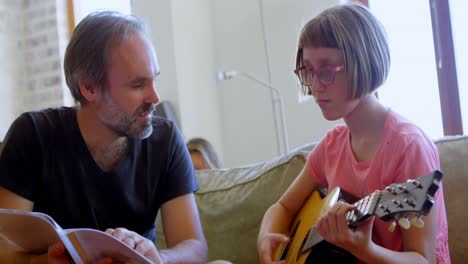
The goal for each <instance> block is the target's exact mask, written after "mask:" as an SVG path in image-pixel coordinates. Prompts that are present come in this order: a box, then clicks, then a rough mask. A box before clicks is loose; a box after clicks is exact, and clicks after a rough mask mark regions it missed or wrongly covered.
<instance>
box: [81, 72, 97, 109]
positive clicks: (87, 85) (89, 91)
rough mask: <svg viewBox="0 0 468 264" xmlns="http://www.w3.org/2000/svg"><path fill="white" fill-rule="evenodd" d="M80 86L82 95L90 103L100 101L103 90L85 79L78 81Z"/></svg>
mask: <svg viewBox="0 0 468 264" xmlns="http://www.w3.org/2000/svg"><path fill="white" fill-rule="evenodd" d="M78 86H79V88H80V93H81V95H83V97H84V98H85V99H86V101H87V102H88V103H92V102H94V101H96V100H98V99H99V98H100V96H101V90H100V89H99V87H98V86H97V85H96V84H94V82H92V81H89V80H88V79H87V78H85V77H81V78H79V79H78Z"/></svg>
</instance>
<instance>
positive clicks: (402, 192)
mask: <svg viewBox="0 0 468 264" xmlns="http://www.w3.org/2000/svg"><path fill="white" fill-rule="evenodd" d="M442 176H443V173H442V172H440V171H438V170H436V171H433V172H431V173H429V174H427V175H425V176H422V177H420V178H418V179H415V180H408V182H406V183H395V184H391V185H389V186H387V187H386V188H385V190H383V191H380V197H379V200H378V202H377V205H376V207H375V212H374V214H375V215H376V216H377V217H379V218H380V219H382V220H384V221H388V220H396V219H400V218H401V219H406V221H407V217H408V216H409V215H411V214H415V215H417V216H419V215H427V214H428V213H429V211H430V210H431V208H432V205H433V204H434V195H435V193H436V191H437V190H438V189H439V186H440V183H441V179H442ZM399 223H400V225H401V226H403V227H404V228H407V227H408V228H409V223H408V224H407V225H408V226H407V227H406V226H405V225H406V222H405V221H403V223H402V221H399ZM415 225H416V226H417V225H418V224H415Z"/></svg>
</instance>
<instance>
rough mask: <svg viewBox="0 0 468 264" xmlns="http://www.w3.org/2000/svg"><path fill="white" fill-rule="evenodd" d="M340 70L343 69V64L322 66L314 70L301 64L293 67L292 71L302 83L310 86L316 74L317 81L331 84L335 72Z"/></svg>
mask: <svg viewBox="0 0 468 264" xmlns="http://www.w3.org/2000/svg"><path fill="white" fill-rule="evenodd" d="M342 70H344V65H340V66H337V67H323V68H320V69H317V70H315V71H314V69H312V68H307V67H305V66H303V67H299V68H297V69H295V70H294V73H295V74H296V76H297V79H298V80H299V82H300V83H301V84H302V85H305V86H308V87H310V86H312V83H313V82H314V77H315V76H317V80H319V82H320V83H322V84H325V85H328V84H332V83H333V82H334V81H335V75H336V73H337V72H340V71H342Z"/></svg>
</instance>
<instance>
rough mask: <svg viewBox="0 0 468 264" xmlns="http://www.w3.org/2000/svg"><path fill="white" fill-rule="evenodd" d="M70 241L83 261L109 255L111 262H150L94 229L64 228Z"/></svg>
mask: <svg viewBox="0 0 468 264" xmlns="http://www.w3.org/2000/svg"><path fill="white" fill-rule="evenodd" d="M64 232H66V233H67V234H68V235H67V236H68V238H69V240H70V242H71V243H72V244H73V246H74V248H75V250H76V252H77V254H78V255H80V258H81V259H82V260H83V262H84V263H92V262H93V261H96V260H99V259H102V258H104V257H111V258H112V263H128V264H151V263H152V262H151V261H150V260H148V259H147V258H145V257H144V256H142V255H141V254H139V253H138V252H136V251H135V250H133V249H131V248H130V247H128V246H127V245H125V244H124V243H122V242H120V241H119V240H117V239H116V238H114V237H113V236H111V235H109V234H107V233H105V232H102V231H99V230H95V229H86V228H80V229H66V230H64Z"/></svg>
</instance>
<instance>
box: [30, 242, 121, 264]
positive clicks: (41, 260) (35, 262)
mask: <svg viewBox="0 0 468 264" xmlns="http://www.w3.org/2000/svg"><path fill="white" fill-rule="evenodd" d="M29 263H30V264H45V263H47V264H71V263H73V262H72V261H71V260H70V258H69V256H68V253H67V250H66V249H65V246H64V245H63V243H62V242H58V243H55V244H53V245H51V246H50V247H49V249H48V251H47V254H43V255H39V256H33V257H31V260H30V262H29ZM93 263H94V264H111V263H112V258H110V257H106V258H102V259H99V260H97V261H95V262H93Z"/></svg>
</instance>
